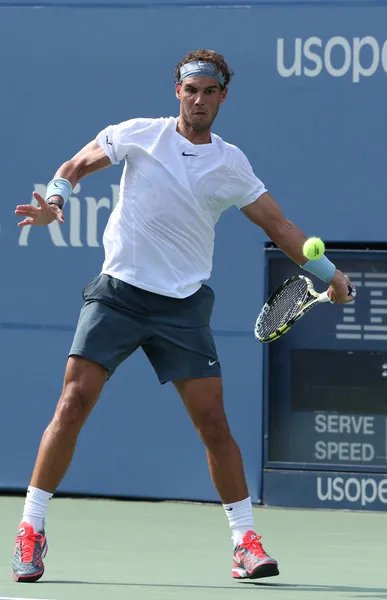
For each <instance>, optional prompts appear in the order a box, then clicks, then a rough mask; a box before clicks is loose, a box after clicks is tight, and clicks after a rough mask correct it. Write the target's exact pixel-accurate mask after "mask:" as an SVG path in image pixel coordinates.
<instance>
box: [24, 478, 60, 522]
mask: <svg viewBox="0 0 387 600" xmlns="http://www.w3.org/2000/svg"><path fill="white" fill-rule="evenodd" d="M52 496H53V494H50V493H49V492H45V491H43V490H39V489H38V488H35V487H32V486H29V487H28V490H27V496H26V500H25V503H24V512H23V521H25V522H26V523H28V524H29V525H32V527H33V528H34V529H35V531H42V530H43V529H44V523H45V517H46V513H47V509H48V503H49V500H50V499H51V498H52Z"/></svg>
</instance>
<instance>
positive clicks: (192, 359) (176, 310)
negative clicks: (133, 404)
mask: <svg viewBox="0 0 387 600" xmlns="http://www.w3.org/2000/svg"><path fill="white" fill-rule="evenodd" d="M82 295H83V299H84V301H85V304H84V305H83V307H82V309H81V314H80V317H79V321H78V325H77V330H76V332H75V336H74V340H73V344H72V346H71V349H70V352H69V356H71V355H74V354H75V355H79V356H84V357H85V358H88V359H89V360H92V361H94V362H96V363H98V364H100V365H102V366H103V367H105V368H106V370H107V371H108V374H109V377H110V376H111V375H112V374H113V373H114V371H115V369H116V368H117V367H118V365H119V364H120V363H122V361H124V360H125V359H126V358H127V357H128V356H130V355H131V354H133V352H134V351H135V350H137V348H139V347H141V348H142V349H143V351H144V352H145V354H146V356H147V357H148V359H149V360H150V362H151V364H152V366H153V368H154V370H155V371H156V373H157V376H158V378H159V380H160V383H166V382H167V381H176V380H179V379H188V378H201V377H220V376H221V370H220V364H219V361H218V356H217V352H216V347H215V342H214V338H213V336H212V332H211V328H210V319H211V314H212V309H213V306H214V300H215V295H214V292H213V291H212V289H211V288H210V287H208V286H207V285H202V287H201V288H200V289H199V290H198V291H197V292H196V293H195V294H193V295H192V296H188V298H183V299H179V298H170V297H168V296H161V295H159V294H154V293H152V292H147V291H145V290H142V289H140V288H137V287H134V286H132V285H129V284H128V283H125V282H123V281H120V280H119V279H116V278H115V277H111V276H110V275H98V276H97V277H95V278H94V279H92V280H91V281H90V282H89V283H88V284H87V285H86V286H85V288H84V289H83V293H82Z"/></svg>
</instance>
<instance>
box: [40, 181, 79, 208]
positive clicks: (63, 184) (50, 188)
mask: <svg viewBox="0 0 387 600" xmlns="http://www.w3.org/2000/svg"><path fill="white" fill-rule="evenodd" d="M72 191H73V186H72V185H71V183H70V182H69V180H68V179H63V177H56V178H55V179H52V180H51V181H50V183H49V184H48V185H47V191H46V202H48V200H49V199H50V198H51V197H52V196H61V198H63V205H65V204H66V202H67V201H68V199H69V198H70V196H71V192H72Z"/></svg>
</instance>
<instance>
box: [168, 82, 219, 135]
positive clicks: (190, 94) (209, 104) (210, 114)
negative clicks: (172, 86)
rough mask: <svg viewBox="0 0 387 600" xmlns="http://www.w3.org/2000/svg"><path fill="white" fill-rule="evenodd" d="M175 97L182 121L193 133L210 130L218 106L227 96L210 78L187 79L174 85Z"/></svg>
mask: <svg viewBox="0 0 387 600" xmlns="http://www.w3.org/2000/svg"><path fill="white" fill-rule="evenodd" d="M176 96H177V97H178V98H179V100H180V116H181V117H182V119H183V121H184V122H185V123H186V124H187V125H188V126H189V127H191V128H192V129H193V130H194V131H205V130H207V129H210V128H211V125H212V123H213V121H214V119H215V117H216V115H217V114H218V110H219V105H220V104H221V103H222V102H224V100H225V98H226V96H227V88H225V89H224V90H222V89H221V88H220V85H219V83H218V82H217V81H216V79H211V77H187V78H186V79H184V80H183V82H182V83H181V84H180V83H177V84H176Z"/></svg>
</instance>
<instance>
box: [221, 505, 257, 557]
mask: <svg viewBox="0 0 387 600" xmlns="http://www.w3.org/2000/svg"><path fill="white" fill-rule="evenodd" d="M223 506H224V510H225V512H226V515H227V518H228V522H229V523H230V527H231V532H232V541H233V543H234V548H235V547H236V546H238V544H240V542H241V541H242V538H243V536H244V534H245V533H246V531H249V530H254V518H253V506H252V504H251V498H250V497H249V498H246V500H241V501H240V502H233V503H232V504H223Z"/></svg>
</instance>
